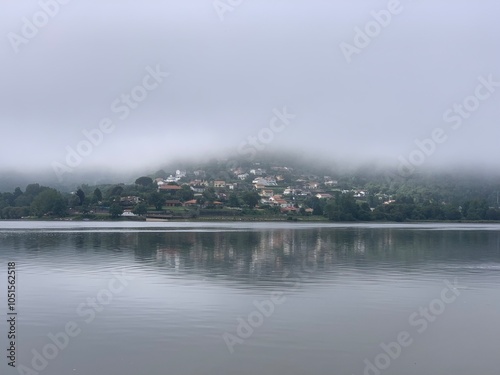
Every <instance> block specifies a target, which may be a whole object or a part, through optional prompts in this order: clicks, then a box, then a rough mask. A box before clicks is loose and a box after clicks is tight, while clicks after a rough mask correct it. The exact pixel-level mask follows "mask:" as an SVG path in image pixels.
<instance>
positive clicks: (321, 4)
mask: <svg viewBox="0 0 500 375" xmlns="http://www.w3.org/2000/svg"><path fill="white" fill-rule="evenodd" d="M0 6H1V9H2V11H1V12H0V34H1V35H2V43H0V50H1V56H2V58H1V59H0V76H1V87H2V89H1V90H0V106H1V111H0V128H1V134H2V147H1V148H0V168H1V169H5V168H7V169H13V170H31V169H37V170H45V169H47V170H48V171H55V170H57V171H58V174H57V176H58V177H61V176H62V177H64V176H65V175H67V174H69V173H75V171H77V170H78V169H80V168H82V169H88V168H93V167H96V166H99V167H105V168H108V169H109V168H111V169H113V170H130V169H133V168H142V167H144V168H148V169H149V168H150V167H151V166H153V165H154V166H156V165H161V164H162V163H166V162H168V161H169V160H172V159H180V158H182V157H192V156H195V157H199V156H200V155H203V154H205V153H209V154H211V155H212V154H215V155H222V154H224V153H226V152H229V153H235V154H238V155H240V156H248V157H249V158H252V157H253V156H254V155H255V154H256V153H259V152H264V151H266V152H267V151H273V150H282V149H284V150H300V151H301V152H305V153H310V154H312V155H317V156H322V157H324V158H332V159H337V160H346V161H347V160H348V161H373V160H380V161H383V162H387V163H389V164H393V165H400V166H401V165H403V164H405V163H406V164H407V165H413V166H419V167H424V166H426V165H429V166H431V165H440V164H441V165H442V164H443V163H444V164H445V165H446V164H448V163H449V164H457V163H462V162H467V163H469V164H474V163H477V164H478V165H492V166H495V165H498V158H499V157H500V147H498V144H499V141H500V126H499V118H500V105H499V103H500V23H499V22H498V16H499V14H500V3H499V2H498V1H494V0H492V1H479V2H478V1H470V0H467V1H463V0H462V1H460V0H446V1H445V0H443V1H431V0H427V1H425V0H419V1H404V0H402V1H397V0H391V1H352V0H345V1H340V0H335V1H332V0H324V1H319V0H318V1H316V0H247V1H239V0H216V1H214V0H176V1H170V0H161V1H160V0H158V1H125V0H119V1H118V0H116V1H105V0H104V1H103V0H100V1H90V0H89V1H68V0H64V1H63V0H58V1H56V0H40V1H22V2H14V1H6V0H3V1H1V2H0ZM249 137H250V138H249ZM403 160H404V161H403ZM54 173H55V172H54ZM54 178H56V174H54Z"/></svg>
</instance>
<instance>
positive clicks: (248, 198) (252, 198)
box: [243, 191, 260, 209]
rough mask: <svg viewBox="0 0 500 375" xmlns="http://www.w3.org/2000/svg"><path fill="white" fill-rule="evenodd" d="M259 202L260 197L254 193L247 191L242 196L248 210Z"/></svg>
mask: <svg viewBox="0 0 500 375" xmlns="http://www.w3.org/2000/svg"><path fill="white" fill-rule="evenodd" d="M259 200H260V196H259V194H258V193H257V192H256V191H247V192H246V193H245V194H243V201H244V202H245V204H247V205H248V207H250V209H252V208H254V207H255V206H257V204H258V203H259Z"/></svg>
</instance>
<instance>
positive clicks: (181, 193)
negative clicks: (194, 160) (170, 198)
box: [175, 185, 194, 202]
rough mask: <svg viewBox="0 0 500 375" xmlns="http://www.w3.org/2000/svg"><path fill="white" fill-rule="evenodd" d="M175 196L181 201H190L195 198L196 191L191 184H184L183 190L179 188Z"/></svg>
mask: <svg viewBox="0 0 500 375" xmlns="http://www.w3.org/2000/svg"><path fill="white" fill-rule="evenodd" d="M175 196H176V197H177V199H180V200H181V201H184V202H185V201H189V200H191V199H193V198H194V193H193V191H192V190H191V188H190V187H189V185H182V186H181V190H177V192H176V193H175Z"/></svg>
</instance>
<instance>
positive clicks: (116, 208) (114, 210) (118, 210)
mask: <svg viewBox="0 0 500 375" xmlns="http://www.w3.org/2000/svg"><path fill="white" fill-rule="evenodd" d="M109 214H110V215H111V217H112V218H113V219H116V218H117V217H119V216H121V215H122V214H123V207H122V206H120V205H119V204H117V203H113V204H112V205H111V207H110V208H109Z"/></svg>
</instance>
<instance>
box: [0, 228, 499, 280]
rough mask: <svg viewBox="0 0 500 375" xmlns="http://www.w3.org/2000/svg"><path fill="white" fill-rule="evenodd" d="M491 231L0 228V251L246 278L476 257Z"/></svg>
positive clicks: (486, 255)
mask: <svg viewBox="0 0 500 375" xmlns="http://www.w3.org/2000/svg"><path fill="white" fill-rule="evenodd" d="M499 244H500V234H499V233H498V232H496V231H479V230H477V231H474V230H469V231H467V230H460V231H441V230H418V229H417V230H409V229H396V228H387V229H368V228H360V227H353V228H342V229H339V228H315V229H297V230H294V229H280V230H266V231H259V232H258V231H229V232H194V231H193V232H172V231H170V232H169V231H164V232H146V231H144V232H140V231H139V232H96V231H94V232H67V233H64V232H62V233H61V232H59V233H44V232H34V231H33V232H18V233H12V232H9V233H0V245H1V248H2V249H8V248H11V249H13V250H16V251H26V252H27V253H36V252H38V251H43V252H53V251H55V252H59V251H76V252H78V253H87V252H89V253H101V254H103V255H104V254H106V253H107V252H110V251H111V252H128V251H131V250H132V251H133V254H134V258H135V260H136V261H137V262H147V263H149V264H153V265H156V266H157V267H159V268H162V267H163V268H166V269H168V270H177V271H189V272H193V271H194V272H199V273H203V274H204V275H206V276H210V275H224V276H229V277H236V278H243V279H252V278H266V277H272V278H275V277H281V276H283V275H289V274H293V273H296V272H303V271H311V270H315V272H318V273H321V272H325V271H332V270H334V269H335V268H336V267H338V266H349V267H361V266H363V267H369V266H370V265H373V266H374V267H375V266H378V265H380V264H381V263H384V264H389V265H390V264H392V263H394V264H396V263H397V264H403V265H404V264H409V265H412V267H422V266H424V265H425V264H428V263H429V262H441V261H443V262H445V261H454V260H456V261H460V262H466V261H471V262H472V261H481V260H488V259H495V260H496V261H498V258H499V256H500V247H499Z"/></svg>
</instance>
